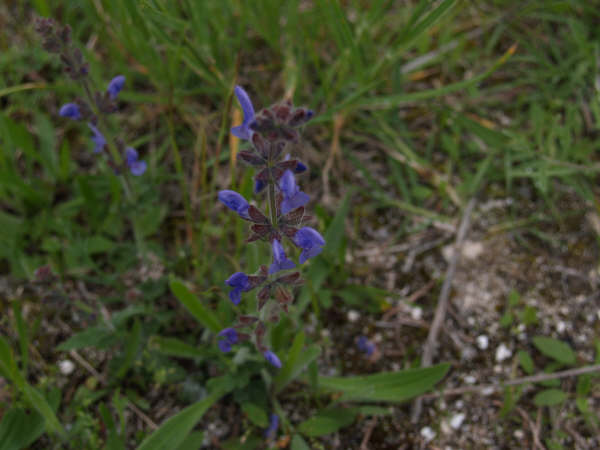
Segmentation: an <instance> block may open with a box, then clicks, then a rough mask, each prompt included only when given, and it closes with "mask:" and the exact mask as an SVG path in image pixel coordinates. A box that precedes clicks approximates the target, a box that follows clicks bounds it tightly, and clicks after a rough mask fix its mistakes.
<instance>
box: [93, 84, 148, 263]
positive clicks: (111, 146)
mask: <svg viewBox="0 0 600 450" xmlns="http://www.w3.org/2000/svg"><path fill="white" fill-rule="evenodd" d="M81 84H82V85H83V89H84V90H85V93H86V95H87V98H88V102H89V104H90V108H91V109H92V111H93V113H94V115H95V116H96V117H97V119H98V124H97V125H98V130H99V131H100V133H101V134H102V135H103V136H105V137H106V136H108V137H110V135H109V134H108V127H107V125H106V122H105V121H104V117H103V116H102V114H101V113H100V111H99V110H98V108H97V105H96V102H95V100H94V96H93V95H92V91H91V89H90V87H89V85H88V82H87V80H86V79H85V78H83V79H82V80H81ZM106 145H107V147H108V150H109V152H110V156H111V157H112V158H113V161H114V163H115V164H116V165H117V167H120V168H122V167H123V158H121V154H120V153H119V149H118V148H117V146H116V145H115V143H114V142H113V140H112V139H106ZM119 178H120V179H121V184H122V185H123V191H124V192H125V198H126V199H127V202H128V203H129V205H130V206H131V207H132V208H131V209H129V211H133V210H134V207H135V205H136V204H137V201H136V195H135V193H134V191H133V189H132V186H131V183H130V182H129V179H128V178H127V172H124V173H123V174H122V175H121V176H119ZM129 221H130V222H131V227H132V229H133V237H134V239H135V245H136V247H137V250H138V255H140V256H141V257H142V258H143V257H144V254H145V252H144V241H143V239H142V235H141V232H140V230H139V227H138V225H137V222H136V221H135V219H134V217H133V216H130V217H129Z"/></svg>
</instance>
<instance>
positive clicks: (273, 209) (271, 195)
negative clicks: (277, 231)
mask: <svg viewBox="0 0 600 450" xmlns="http://www.w3.org/2000/svg"><path fill="white" fill-rule="evenodd" d="M267 197H268V201H269V213H270V215H271V224H272V225H273V228H276V227H277V204H276V199H275V180H273V179H270V180H269V191H268V195H267Z"/></svg>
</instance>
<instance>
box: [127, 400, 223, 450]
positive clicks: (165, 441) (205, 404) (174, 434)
mask: <svg viewBox="0 0 600 450" xmlns="http://www.w3.org/2000/svg"><path fill="white" fill-rule="evenodd" d="M226 392H227V391H225V390H223V389H217V390H215V391H214V392H213V393H212V394H210V395H209V396H208V397H206V398H205V399H204V400H201V401H199V402H197V403H195V404H193V405H191V406H188V407H187V408H185V409H184V410H182V411H179V412H178V413H177V414H175V415H174V416H172V417H170V418H169V419H167V420H166V421H165V422H163V424H162V425H161V426H160V427H159V428H158V429H157V430H155V431H154V432H153V433H152V434H151V435H150V436H148V437H147V438H146V439H144V441H143V442H142V443H141V445H140V446H139V447H138V450H164V449H167V448H177V447H179V446H180V445H182V444H183V443H184V442H185V440H186V438H187V436H188V434H190V432H191V431H192V430H193V428H194V427H195V426H196V424H197V423H198V422H199V421H200V419H201V418H202V416H203V415H204V413H205V412H206V411H207V410H208V408H210V407H211V406H212V405H213V404H214V403H215V402H216V401H217V400H219V398H221V397H222V396H223V395H225V394H226Z"/></svg>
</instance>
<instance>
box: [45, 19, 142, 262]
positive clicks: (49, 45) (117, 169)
mask: <svg viewBox="0 0 600 450" xmlns="http://www.w3.org/2000/svg"><path fill="white" fill-rule="evenodd" d="M35 27H36V31H37V32H38V33H39V34H40V35H41V37H42V39H43V43H42V45H43V47H44V49H45V50H46V51H48V52H49V53H54V54H58V55H59V57H60V60H61V62H62V64H63V67H64V71H65V73H66V74H67V75H68V76H69V78H70V79H71V80H72V81H73V82H75V83H77V84H78V85H79V87H80V88H81V90H82V92H83V94H84V95H83V97H77V98H75V99H74V100H73V101H71V102H69V103H66V104H64V105H62V106H61V107H60V109H59V110H58V114H59V115H60V116H62V117H65V118H68V119H71V120H73V121H85V122H87V127H88V129H89V130H90V132H91V137H90V139H91V141H92V143H93V153H94V154H98V155H101V156H103V157H104V158H105V160H106V163H107V165H108V166H109V167H111V168H112V170H113V172H114V173H115V174H116V175H118V176H119V178H120V179H121V182H122V185H123V189H124V191H125V195H126V198H127V200H128V203H129V205H128V206H130V207H131V208H128V210H129V211H132V210H135V206H136V204H137V201H136V196H135V192H134V191H133V189H132V181H131V180H130V179H129V177H130V176H134V177H139V176H141V175H143V174H144V173H145V172H146V169H147V164H146V161H144V160H142V159H140V157H139V154H138V152H137V150H136V149H134V148H133V147H131V146H127V145H126V144H125V143H124V141H123V140H122V139H119V138H117V137H114V138H111V136H112V135H111V134H110V133H109V131H110V130H109V126H108V120H107V119H108V116H109V115H111V114H114V113H116V112H118V104H117V98H118V95H119V93H120V92H121V91H122V90H123V88H124V86H125V81H126V79H125V76H124V75H116V76H115V77H113V78H112V79H111V80H110V81H109V82H108V84H107V86H106V89H103V90H101V89H97V88H96V87H95V86H94V83H93V81H92V79H91V78H90V76H89V65H88V63H87V62H86V61H85V58H84V57H83V54H82V52H81V50H80V49H79V48H77V47H76V46H75V45H74V44H73V42H72V40H71V28H70V27H69V25H66V26H61V25H59V24H58V23H57V22H55V21H54V20H53V19H48V18H39V19H37V20H36V23H35ZM132 224H133V231H134V235H135V238H136V243H137V244H138V250H141V248H140V247H141V245H142V244H141V235H140V232H139V231H138V227H137V226H136V222H135V220H133V219H132Z"/></svg>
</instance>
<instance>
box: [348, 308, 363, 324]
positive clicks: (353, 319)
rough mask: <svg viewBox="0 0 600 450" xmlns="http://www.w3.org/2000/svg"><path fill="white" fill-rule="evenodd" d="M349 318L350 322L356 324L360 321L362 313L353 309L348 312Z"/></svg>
mask: <svg viewBox="0 0 600 450" xmlns="http://www.w3.org/2000/svg"><path fill="white" fill-rule="evenodd" d="M347 317H348V320H349V321H350V322H356V321H357V320H358V319H360V313H359V312H358V311H355V310H353V309H351V310H350V311H348V315H347Z"/></svg>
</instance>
